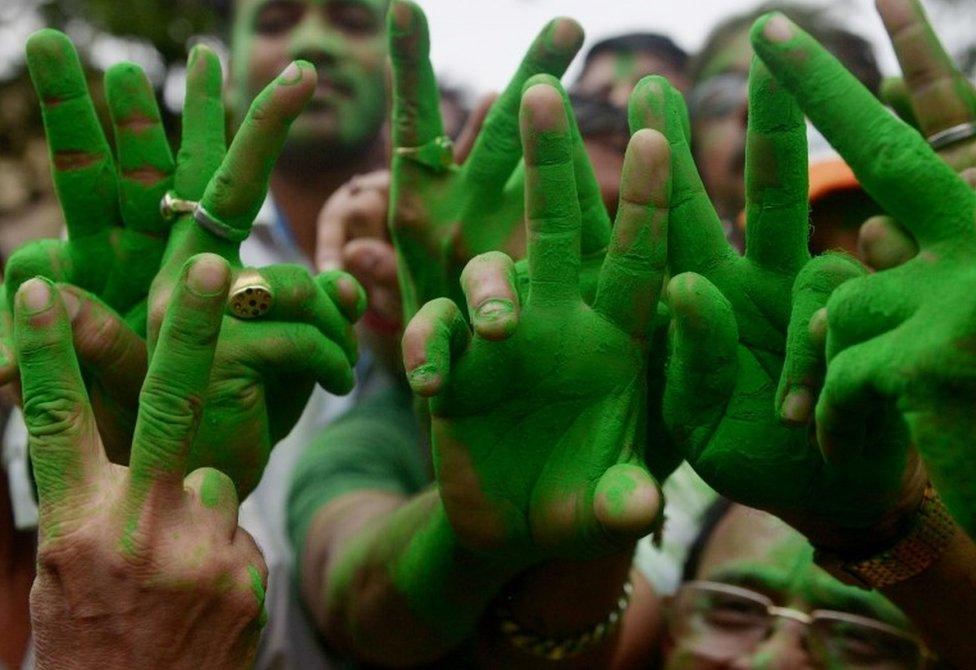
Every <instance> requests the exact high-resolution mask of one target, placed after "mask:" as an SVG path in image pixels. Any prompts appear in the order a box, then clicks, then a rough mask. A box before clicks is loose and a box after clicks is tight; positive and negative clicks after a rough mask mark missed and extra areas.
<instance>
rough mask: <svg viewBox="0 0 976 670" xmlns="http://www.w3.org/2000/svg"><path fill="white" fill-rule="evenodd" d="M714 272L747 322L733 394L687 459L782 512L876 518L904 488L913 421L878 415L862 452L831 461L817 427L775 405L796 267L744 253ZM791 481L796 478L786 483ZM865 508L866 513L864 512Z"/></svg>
mask: <svg viewBox="0 0 976 670" xmlns="http://www.w3.org/2000/svg"><path fill="white" fill-rule="evenodd" d="M711 279H712V280H713V282H714V284H715V285H716V287H717V288H718V289H719V290H720V291H721V292H722V294H723V295H724V296H725V298H726V299H727V300H728V301H729V303H730V306H731V309H732V312H733V314H734V317H735V321H736V324H737V327H738V329H739V340H738V345H737V347H736V353H735V357H736V361H735V362H734V363H733V365H732V367H731V368H730V369H731V370H732V371H734V372H730V373H729V374H734V379H735V382H734V387H733V390H732V393H731V395H730V396H729V398H728V401H727V402H726V403H723V404H721V405H720V406H717V407H714V408H712V409H710V410H708V411H706V412H703V413H702V414H701V415H700V416H698V417H693V418H692V419H691V421H690V426H692V427H693V428H691V429H690V430H689V429H688V428H687V427H683V428H682V429H681V432H682V433H683V434H680V435H678V436H677V439H678V441H679V442H682V443H684V444H685V445H686V446H685V454H686V458H687V459H688V460H689V461H690V462H691V463H692V464H693V465H694V467H695V469H696V470H697V471H698V472H699V473H700V474H701V476H702V477H703V478H704V479H705V480H706V481H708V482H709V483H710V484H712V486H713V487H714V488H716V490H718V491H719V492H720V493H722V494H723V495H725V496H727V497H729V498H732V499H734V500H737V501H739V502H741V503H743V504H746V505H749V506H753V507H758V508H761V509H766V510H769V511H772V512H774V513H775V514H777V515H778V516H780V517H782V518H787V519H788V518H792V517H797V518H799V517H801V516H802V517H803V518H804V519H809V518H811V516H812V517H816V518H820V519H823V520H832V521H833V520H840V521H841V522H842V523H843V524H846V525H852V526H853V525H858V524H859V523H860V522H864V523H870V522H871V521H873V520H874V519H875V518H876V517H877V513H878V510H883V509H887V508H889V507H890V506H891V503H892V501H893V500H894V499H896V498H897V495H898V493H899V491H900V488H901V482H902V477H901V473H902V472H903V471H904V465H905V461H904V453H903V450H901V453H900V454H896V455H894V456H892V457H890V458H888V457H886V458H879V457H878V454H879V453H884V452H888V453H890V452H891V450H890V445H891V444H901V445H905V444H906V443H907V442H906V439H905V434H904V425H903V424H902V422H901V421H900V420H899V419H898V418H897V417H896V416H895V415H894V413H885V412H881V413H880V414H879V415H878V416H876V417H874V421H875V423H876V424H877V425H876V428H877V430H874V431H871V432H870V433H869V434H868V435H866V436H865V442H864V444H863V445H862V450H861V453H860V454H859V455H857V456H852V457H851V460H850V461H849V462H845V464H844V467H836V466H832V465H828V464H827V463H826V462H825V461H824V459H823V456H822V455H821V452H820V449H819V447H818V445H817V440H816V437H815V435H814V434H813V431H812V430H811V429H810V428H809V427H808V426H787V425H784V424H783V423H782V421H781V420H780V418H779V416H778V415H777V413H776V412H775V411H774V408H775V398H776V388H777V382H778V380H779V377H780V373H781V372H782V368H783V360H784V355H785V349H786V329H787V325H788V323H789V319H790V308H791V295H790V294H791V290H792V285H793V280H794V276H793V275H792V274H779V273H776V272H773V271H770V270H766V269H763V268H760V267H757V266H756V265H755V264H754V263H753V262H752V261H750V260H749V259H747V258H737V259H734V260H733V261H732V262H731V263H729V264H728V266H727V268H725V269H722V270H719V271H717V272H715V273H714V274H713V275H712V277H711ZM783 482H789V483H790V485H789V486H784V485H783ZM859 515H862V516H861V517H859Z"/></svg>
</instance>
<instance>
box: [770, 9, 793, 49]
mask: <svg viewBox="0 0 976 670" xmlns="http://www.w3.org/2000/svg"><path fill="white" fill-rule="evenodd" d="M763 35H765V36H766V39H768V40H769V41H770V42H785V41H787V40H788V39H790V38H791V37H793V26H792V25H791V24H790V20H789V19H787V18H786V17H785V16H783V15H782V14H778V13H777V14H774V15H773V16H772V18H771V19H769V20H768V21H767V22H766V25H765V26H763Z"/></svg>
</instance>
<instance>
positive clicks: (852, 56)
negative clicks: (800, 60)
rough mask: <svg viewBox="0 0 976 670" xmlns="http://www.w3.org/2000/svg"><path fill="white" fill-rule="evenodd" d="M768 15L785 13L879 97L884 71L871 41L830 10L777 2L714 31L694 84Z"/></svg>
mask: <svg viewBox="0 0 976 670" xmlns="http://www.w3.org/2000/svg"><path fill="white" fill-rule="evenodd" d="M768 12H781V13H783V14H785V15H786V17H787V18H789V19H790V20H791V21H793V23H795V24H797V25H799V26H800V27H801V28H803V29H804V30H806V31H807V32H808V33H810V34H811V35H812V36H813V38H814V39H815V40H817V41H818V42H820V43H821V44H823V45H824V47H825V48H826V49H827V50H828V51H829V52H830V53H832V54H833V55H834V56H835V57H837V59H838V60H840V62H841V63H843V64H844V67H846V68H847V69H848V70H850V71H851V73H852V74H853V75H854V76H855V77H857V78H858V79H859V80H860V81H861V83H862V84H864V86H866V87H867V89H868V90H869V91H871V92H872V93H874V94H875V95H877V94H878V90H879V88H880V87H881V70H880V69H879V68H878V61H877V59H876V58H875V55H874V49H873V48H872V47H871V44H870V42H868V41H867V40H866V39H864V38H863V37H861V36H860V35H857V34H855V33H852V32H850V31H849V30H847V29H845V28H842V27H841V26H840V25H838V23H837V22H836V21H835V20H834V19H833V18H831V17H830V16H829V8H824V7H811V6H809V5H802V4H796V3H792V2H782V1H776V0H774V1H772V2H766V3H763V4H762V5H760V6H759V7H756V8H755V9H753V10H752V11H749V12H746V13H743V14H736V15H734V16H731V17H729V18H727V19H725V20H724V21H722V22H721V23H719V24H718V25H717V26H715V27H714V28H712V31H711V33H709V35H708V37H707V38H706V39H705V44H704V46H703V47H702V49H701V51H700V52H699V53H698V55H697V56H696V57H695V58H694V59H693V60H692V62H691V64H690V71H689V75H690V77H691V81H692V82H693V83H697V82H698V81H699V80H700V79H701V76H702V75H703V74H704V69H705V67H706V66H707V65H708V63H709V62H711V61H712V60H714V58H715V56H716V55H718V54H719V52H721V51H722V50H723V49H725V48H726V47H727V46H728V45H729V42H731V41H732V39H733V38H735V36H736V35H739V34H741V33H742V32H744V31H747V30H749V28H750V27H751V26H752V24H753V23H755V21H756V19H758V18H759V17H760V16H762V15H763V14H766V13H768Z"/></svg>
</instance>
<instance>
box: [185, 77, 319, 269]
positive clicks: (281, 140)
mask: <svg viewBox="0 0 976 670" xmlns="http://www.w3.org/2000/svg"><path fill="white" fill-rule="evenodd" d="M315 81H316V78H315V68H314V67H313V66H312V64H311V63H308V62H306V61H295V62H293V63H292V64H291V65H289V66H288V67H287V68H285V70H284V71H283V72H282V73H281V74H280V75H279V76H278V77H277V78H276V79H275V80H274V81H272V82H271V83H270V84H268V85H267V86H266V87H265V88H264V90H263V91H261V93H260V94H258V96H257V98H255V100H254V102H253V103H251V108H250V109H249V110H248V113H247V117H246V118H245V119H244V122H243V123H242V124H241V128H240V130H239V131H238V132H237V135H236V136H235V137H234V140H233V141H232V142H231V145H230V149H228V151H227V155H226V156H224V160H223V162H222V163H221V164H220V167H219V168H218V170H217V172H216V174H215V175H213V178H212V179H211V180H210V182H209V183H208V184H207V189H206V191H205V192H204V194H203V197H202V198H201V199H200V209H201V210H202V211H199V210H198V212H197V213H196V214H194V218H196V219H197V220H196V225H190V226H188V227H185V228H181V229H180V230H179V231H174V238H176V239H175V242H174V243H171V244H170V247H169V249H168V250H167V252H168V258H167V262H168V263H174V262H175V263H180V264H182V263H183V262H184V261H185V260H186V259H188V258H189V257H190V256H193V255H195V254H199V253H205V252H211V253H216V254H218V255H220V256H222V257H224V258H225V259H226V260H228V261H230V262H231V263H233V264H235V265H237V264H239V263H240V259H239V258H238V251H239V249H240V243H241V242H242V241H243V240H245V239H247V236H248V235H249V234H250V232H251V225H252V224H253V223H254V218H255V217H256V216H257V213H258V211H259V210H260V209H261V205H262V204H263V203H264V199H265V197H266V196H267V194H268V179H269V178H270V176H271V170H272V168H273V167H274V164H275V161H276V160H277V159H278V154H280V153H281V149H282V147H283V146H284V144H285V139H286V137H287V135H288V131H289V129H290V128H291V123H292V121H294V120H295V118H296V117H297V116H298V115H299V114H300V113H301V111H302V109H303V108H304V107H305V103H307V102H308V99H309V98H310V97H311V95H312V93H313V92H314V90H315ZM201 219H202V221H201ZM191 223H192V221H191Z"/></svg>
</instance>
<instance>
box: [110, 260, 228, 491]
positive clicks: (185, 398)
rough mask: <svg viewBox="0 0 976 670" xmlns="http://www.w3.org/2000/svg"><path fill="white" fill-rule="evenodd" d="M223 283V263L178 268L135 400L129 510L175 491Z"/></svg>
mask: <svg viewBox="0 0 976 670" xmlns="http://www.w3.org/2000/svg"><path fill="white" fill-rule="evenodd" d="M229 280H230V268H229V267H228V265H227V262H226V261H225V260H223V259H222V258H219V257H217V256H215V255H213V254H206V255H203V256H198V257H194V258H193V259H191V260H190V261H189V262H188V263H187V264H186V265H185V266H184V269H183V274H182V277H181V279H180V281H179V282H178V283H177V285H176V287H175V289H174V290H173V293H172V297H171V299H170V304H169V308H168V309H167V310H166V316H165V317H164V319H163V325H162V328H161V330H160V334H159V340H158V341H157V342H156V346H155V347H154V349H153V353H152V360H151V362H150V364H149V372H148V373H147V375H146V381H145V383H144V384H143V387H142V392H141V393H140V396H139V416H138V418H137V419H136V427H135V433H134V436H133V441H132V457H131V460H130V464H129V471H130V486H129V488H130V490H129V494H130V495H131V496H132V497H133V499H134V501H135V502H136V503H137V504H139V503H141V502H142V501H143V500H144V499H145V497H146V496H147V495H148V494H149V491H150V489H151V488H152V487H153V486H154V485H157V484H158V485H161V486H163V487H169V489H170V491H171V492H172V491H182V487H183V484H182V482H183V477H184V475H185V474H186V463H187V456H188V454H189V451H190V446H191V444H192V443H193V438H194V436H195V435H196V431H197V427H198V425H199V421H200V415H201V414H202V411H203V406H204V402H205V399H206V396H207V388H208V386H209V383H210V368H211V366H212V364H213V357H214V351H216V348H217V337H218V335H219V334H220V326H221V321H222V318H223V314H224V305H225V301H226V299H227V290H228V285H229ZM227 428H228V429H229V430H233V429H234V427H233V426H228V427H227Z"/></svg>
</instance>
